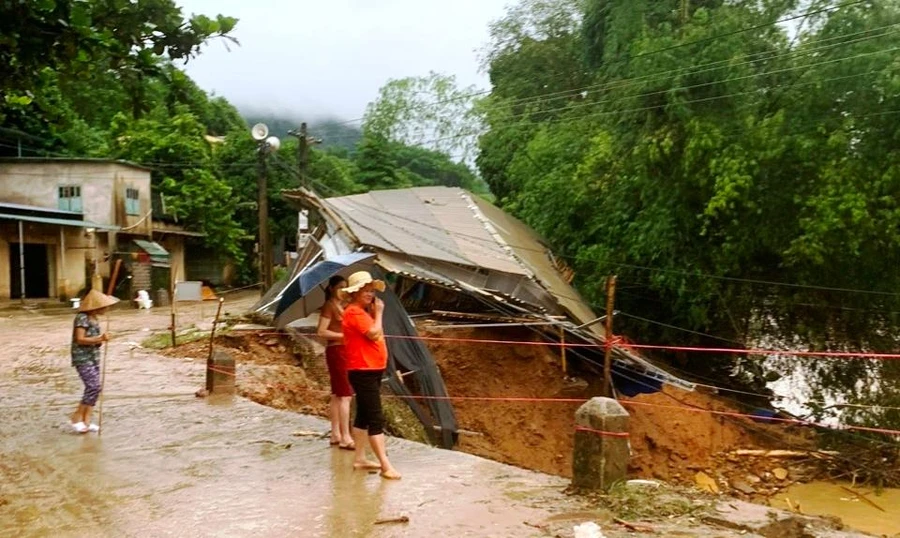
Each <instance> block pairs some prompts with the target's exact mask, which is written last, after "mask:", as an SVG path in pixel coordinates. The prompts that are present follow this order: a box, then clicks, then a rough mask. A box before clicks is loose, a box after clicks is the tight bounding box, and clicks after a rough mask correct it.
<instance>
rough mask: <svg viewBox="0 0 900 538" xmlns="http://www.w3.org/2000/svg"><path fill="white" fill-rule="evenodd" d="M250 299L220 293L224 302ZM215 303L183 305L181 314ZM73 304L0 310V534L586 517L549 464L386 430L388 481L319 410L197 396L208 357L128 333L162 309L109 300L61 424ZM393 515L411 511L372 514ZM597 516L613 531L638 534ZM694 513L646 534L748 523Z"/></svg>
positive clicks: (484, 525) (177, 532)
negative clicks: (108, 316) (95, 387)
mask: <svg viewBox="0 0 900 538" xmlns="http://www.w3.org/2000/svg"><path fill="white" fill-rule="evenodd" d="M255 300H256V296H254V295H252V294H250V295H245V296H242V297H239V298H234V299H229V301H228V302H227V303H226V308H225V310H226V311H232V313H234V314H238V313H240V312H242V311H243V309H245V308H246V307H248V306H250V305H251V304H252V303H253V302H254V301H255ZM201 310H202V311H201ZM213 313H214V310H213V308H212V307H210V305H204V307H203V308H202V309H201V308H200V307H197V306H194V307H189V308H182V311H181V313H180V315H179V321H178V326H179V327H187V326H189V325H192V324H196V323H204V322H207V323H208V321H209V320H210V318H211V316H212V315H213ZM73 316H74V313H73V312H72V311H70V310H66V309H56V310H22V309H17V308H7V309H3V310H0V342H2V346H0V410H2V412H3V417H4V420H2V421H0V538H5V537H19V536H29V537H30V536H34V537H41V536H53V537H57V536H63V537H70V536H71V537H80V536H90V537H96V536H114V537H132V536H134V537H143V536H153V537H166V536H178V537H195V536H196V537H201V536H216V537H244V536H253V537H254V538H266V537H284V536H304V537H353V536H371V537H400V536H404V537H406V536H411V537H419V536H424V537H428V536H455V537H456V536H458V537H465V536H478V537H498V538H503V537H516V538H523V537H524V538H527V537H539V536H554V535H559V536H567V537H570V536H572V533H571V528H572V525H573V524H575V523H579V522H581V521H583V520H584V519H591V513H586V512H585V508H584V506H583V505H580V504H579V502H580V501H578V500H576V499H573V498H571V497H568V496H566V495H565V494H563V493H562V490H563V489H564V488H565V487H566V486H567V485H568V482H567V481H565V480H564V479H561V478H558V477H554V476H548V475H543V474H540V473H535V472H530V471H526V470H522V469H518V468H514V467H510V466H507V465H503V464H499V463H496V462H492V461H489V460H484V459H481V458H478V457H475V456H471V455H468V454H464V453H461V452H452V451H446V450H440V449H436V448H432V447H428V446H425V445H421V444H418V443H413V442H408V441H404V440H400V439H389V442H388V450H389V453H390V455H391V459H392V461H393V462H394V463H395V465H396V466H397V468H398V469H399V470H400V471H401V472H402V473H403V479H402V480H400V481H386V480H383V479H381V478H380V477H379V476H378V475H377V474H369V473H366V472H363V471H354V470H353V469H352V465H351V463H352V458H353V454H352V453H351V452H347V451H341V450H336V449H330V448H329V447H328V444H327V440H326V439H322V438H320V437H318V436H313V435H309V433H310V432H317V433H318V432H321V433H325V432H327V429H328V424H327V423H326V421H324V420H322V419H319V418H315V417H308V416H304V415H300V414H297V413H293V412H288V411H281V410H276V409H272V408H269V407H265V406H262V405H259V404H256V403H253V402H251V401H249V400H246V399H244V398H240V397H214V398H206V399H203V398H196V397H195V396H194V392H195V391H196V390H197V389H198V388H201V387H202V386H203V384H204V379H205V373H204V369H205V362H204V361H194V360H188V359H173V358H167V357H163V356H160V355H158V354H156V353H154V352H152V351H150V350H145V349H142V348H140V347H139V346H138V345H136V344H139V343H140V342H141V341H143V340H144V339H145V338H147V337H148V336H150V335H151V334H152V333H153V332H154V331H160V330H164V329H165V328H166V326H167V325H168V323H169V316H168V312H167V311H165V310H164V309H154V310H153V311H150V312H147V311H135V310H127V309H125V310H117V311H115V312H113V314H112V324H111V334H112V335H113V340H112V341H111V343H110V345H109V356H108V360H107V363H106V364H107V367H106V368H107V369H106V396H105V400H104V405H103V411H104V412H103V433H102V436H98V435H96V434H85V435H76V434H72V433H69V430H68V428H67V425H68V415H69V414H70V413H71V412H72V411H73V409H74V406H75V404H76V403H77V400H78V398H79V396H80V393H81V390H82V386H81V382H80V380H79V379H78V376H77V374H76V372H75V370H74V369H73V368H72V367H71V366H69V355H68V345H69V339H70V334H71V323H72V317H73ZM104 324H105V321H104ZM237 367H238V375H239V376H240V375H241V366H240V365H238V366H237ZM94 420H95V422H96V420H97V416H96V414H95V417H94ZM585 514H586V516H585ZM570 515H571V521H569V519H570ZM400 516H406V517H408V518H409V521H408V522H406V523H385V524H377V523H376V522H377V521H378V520H382V519H391V518H397V517H400ZM601 517H604V516H603V514H601V513H599V512H598V513H597V519H598V522H599V521H600V518H601ZM605 517H606V522H604V523H603V525H604V532H605V534H606V536H608V537H609V538H613V537H617V536H626V535H630V536H643V535H644V534H641V533H632V534H628V533H627V532H626V531H625V530H623V529H621V528H617V527H615V526H607V524H608V519H609V515H608V514H606V515H605ZM691 521H693V520H692V519H691V520H690V521H688V520H683V519H678V520H670V521H667V522H662V523H659V522H657V524H656V532H655V533H653V534H647V535H648V536H649V535H656V536H659V535H660V534H658V533H662V534H661V535H668V536H710V537H712V536H716V537H729V536H740V535H743V536H754V534H753V533H752V532H751V533H749V534H748V533H747V531H746V530H727V529H723V528H721V527H719V526H716V527H705V526H701V525H699V524H697V525H694V524H693V523H691ZM534 525H538V526H537V527H536V526H534ZM541 525H543V527H541ZM558 531H559V532H558Z"/></svg>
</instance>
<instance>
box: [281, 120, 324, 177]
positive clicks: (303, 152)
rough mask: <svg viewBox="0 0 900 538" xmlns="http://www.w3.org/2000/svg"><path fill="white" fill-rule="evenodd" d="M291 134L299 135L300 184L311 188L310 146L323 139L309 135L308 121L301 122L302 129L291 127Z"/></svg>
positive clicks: (289, 132) (298, 168)
mask: <svg viewBox="0 0 900 538" xmlns="http://www.w3.org/2000/svg"><path fill="white" fill-rule="evenodd" d="M288 134H289V135H291V136H295V137H297V141H298V144H297V171H298V172H299V173H300V186H301V187H303V188H304V189H308V188H309V176H308V175H307V174H308V171H309V148H310V146H313V145H315V144H320V143H321V142H322V141H321V140H319V139H318V138H312V137H311V136H309V130H308V128H307V125H306V122H303V123H301V124H300V129H299V130H298V129H291V130H290V131H288Z"/></svg>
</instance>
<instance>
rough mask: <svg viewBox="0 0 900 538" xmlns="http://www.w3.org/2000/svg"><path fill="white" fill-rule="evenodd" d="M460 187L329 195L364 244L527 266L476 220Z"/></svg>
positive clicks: (511, 268)
mask: <svg viewBox="0 0 900 538" xmlns="http://www.w3.org/2000/svg"><path fill="white" fill-rule="evenodd" d="M464 195H465V191H463V190H462V189H456V188H448V187H418V188H413V189H399V190H386V191H372V192H369V193H366V194H357V195H352V196H342V197H339V198H327V199H325V200H324V202H325V204H326V205H328V207H329V208H330V209H332V210H333V211H335V212H336V213H337V214H338V215H339V216H340V217H341V218H342V219H343V220H345V222H346V223H347V225H348V226H350V228H352V230H353V233H354V234H355V235H356V236H357V237H358V238H359V240H360V242H362V243H363V244H366V245H369V246H372V247H375V248H379V249H382V250H386V251H393V252H399V253H403V254H408V255H410V256H420V257H423V258H431V259H434V260H440V261H445V262H450V263H457V264H463V265H469V266H474V267H483V268H485V269H491V270H495V271H503V272H507V273H513V274H528V271H527V270H526V269H525V268H524V267H523V266H522V265H520V264H519V263H517V262H516V260H515V259H514V257H512V256H511V255H510V253H509V252H507V251H505V250H504V249H503V248H502V247H501V245H500V244H499V243H497V242H496V241H495V240H494V239H493V238H492V237H491V236H490V234H489V233H488V232H487V230H486V229H485V227H484V226H483V225H482V224H481V223H480V222H479V221H478V219H477V218H476V216H475V213H474V212H473V210H472V208H471V207H470V203H469V201H468V200H467V199H466V197H464Z"/></svg>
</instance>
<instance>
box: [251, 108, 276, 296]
mask: <svg viewBox="0 0 900 538" xmlns="http://www.w3.org/2000/svg"><path fill="white" fill-rule="evenodd" d="M250 136H252V137H253V140H256V143H257V146H256V156H257V158H258V159H259V164H258V176H257V180H256V182H257V187H258V188H259V199H258V200H257V203H258V204H259V205H258V209H259V277H260V280H261V281H262V285H263V288H262V293H261V295H265V293H266V292H267V291H269V288H271V287H272V280H273V278H272V245H271V244H270V243H269V192H268V190H269V188H268V185H267V183H268V178H267V177H266V176H267V175H268V169H267V163H266V159H267V158H268V156H269V153H272V152H275V151H278V148H279V147H281V141H280V140H278V137H277V136H269V128H268V127H266V124H264V123H257V124H256V125H254V126H253V127H252V128H251V129H250Z"/></svg>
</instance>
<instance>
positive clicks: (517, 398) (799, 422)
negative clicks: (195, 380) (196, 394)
mask: <svg viewBox="0 0 900 538" xmlns="http://www.w3.org/2000/svg"><path fill="white" fill-rule="evenodd" d="M209 369H210V370H212V371H214V372H219V373H223V374H227V375H236V374H235V373H234V372H228V371H225V370H220V369H217V368H214V367H209ZM267 387H269V388H283V389H289V390H299V391H303V392H312V393H320V394H323V395H324V394H329V391H325V390H315V389H310V388H307V387H301V386H296V387H291V386H288V385H285V384H283V383H275V384H269V385H267ZM385 397H388V398H396V399H400V400H403V399H410V400H426V401H427V400H443V401H460V402H466V401H470V402H472V401H474V402H507V403H511V402H531V403H584V402H586V401H588V400H587V399H586V398H531V397H521V396H506V397H504V396H418V395H408V396H407V395H397V394H393V395H387V396H385ZM619 403H620V404H622V405H623V406H626V407H627V406H632V407H654V408H659V409H672V410H678V411H687V412H691V413H709V414H711V415H717V416H726V417H732V418H743V419H750V420H756V421H762V422H779V423H782V424H796V425H800V426H814V427H818V428H826V429H830V430H852V431H863V432H870V433H880V434H885V435H892V436H896V437H900V430H889V429H885V428H872V427H868V426H854V425H840V426H836V425H832V424H825V423H821V422H814V421H810V420H800V419H793V418H778V417H760V416H757V415H750V414H747V413H738V412H734V411H715V410H713V409H706V408H702V407H690V406H686V405H665V404H655V403H649V402H637V401H634V400H619Z"/></svg>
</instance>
